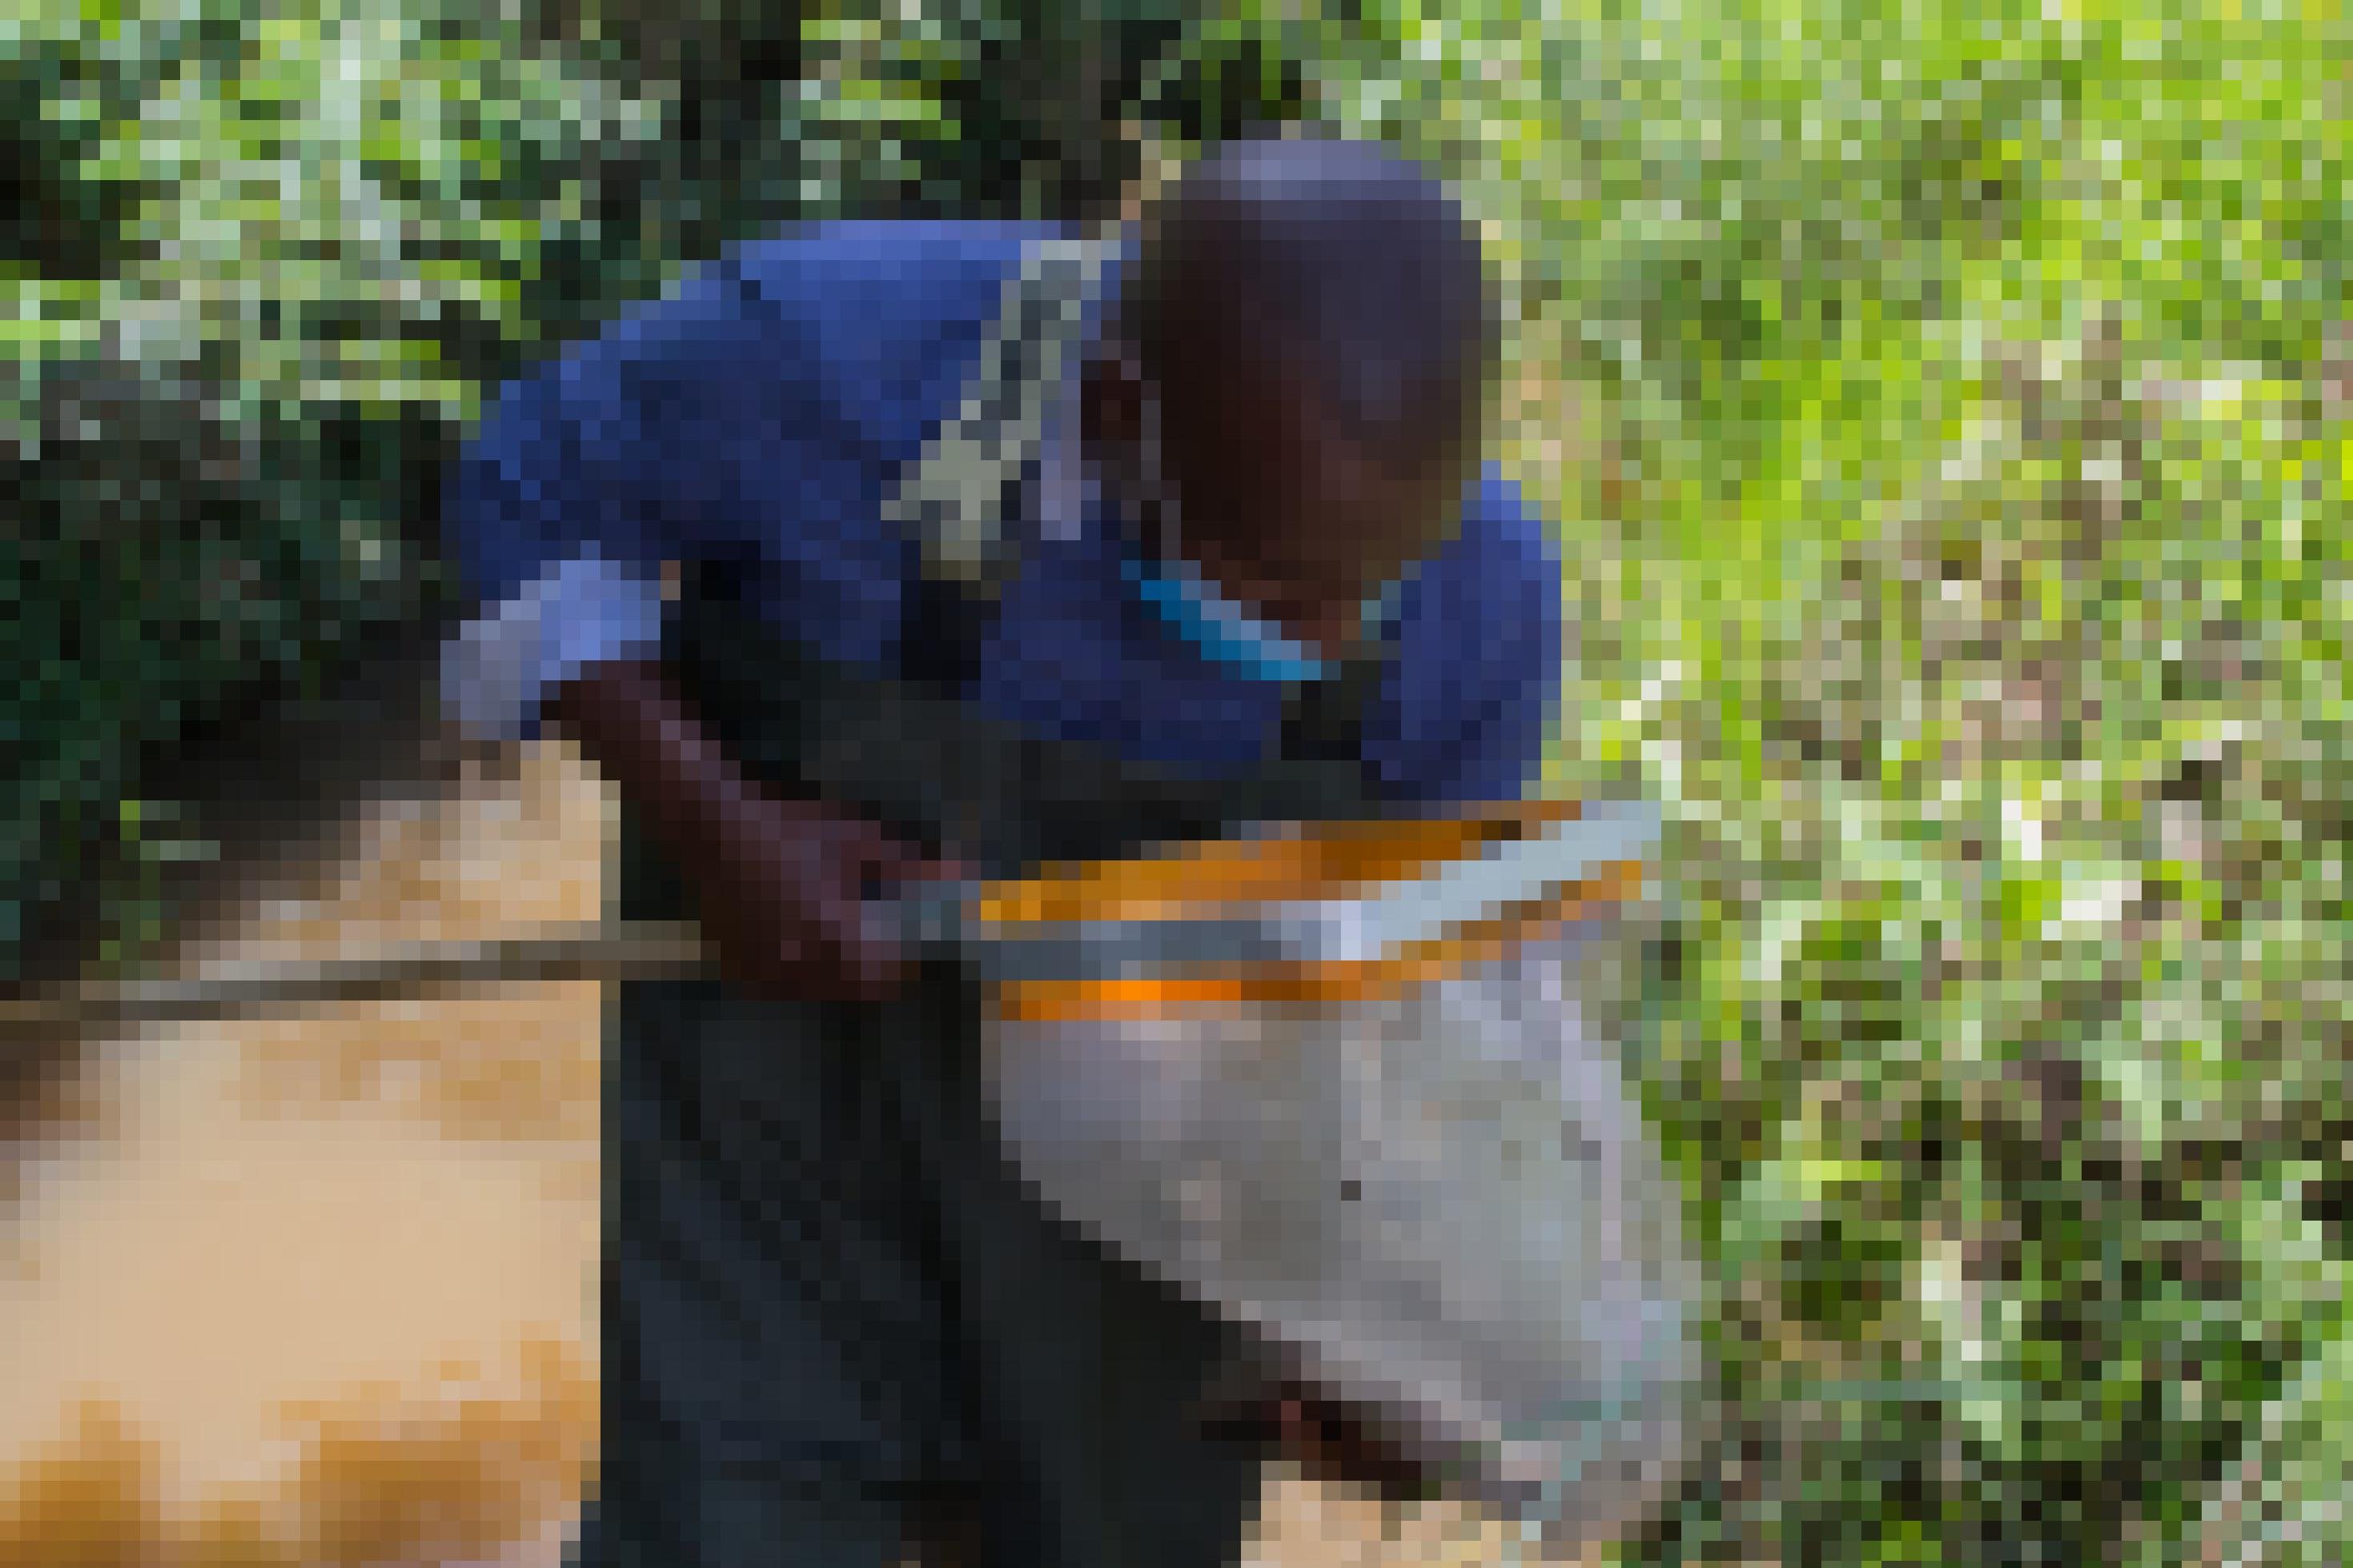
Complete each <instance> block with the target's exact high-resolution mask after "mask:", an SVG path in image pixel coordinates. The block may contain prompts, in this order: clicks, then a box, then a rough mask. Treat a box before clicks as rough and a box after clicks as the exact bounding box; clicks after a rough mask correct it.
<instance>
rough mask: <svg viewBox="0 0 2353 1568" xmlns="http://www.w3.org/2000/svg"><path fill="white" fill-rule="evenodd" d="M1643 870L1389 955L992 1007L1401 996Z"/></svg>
mask: <svg viewBox="0 0 2353 1568" xmlns="http://www.w3.org/2000/svg"><path fill="white" fill-rule="evenodd" d="M1642 878H1643V864H1642V862H1641V861H1639V860H1620V861H1616V862H1613V863H1611V864H1610V865H1609V866H1606V867H1603V868H1601V869H1600V870H1599V872H1597V874H1596V875H1594V876H1593V877H1591V878H1588V879H1586V880H1584V881H1581V882H1576V883H1572V884H1570V885H1568V886H1567V887H1565V888H1563V889H1561V890H1560V891H1559V892H1558V893H1557V894H1556V895H1554V896H1553V897H1551V898H1547V899H1539V900H1530V901H1529V902H1527V903H1525V904H1520V905H1515V906H1514V907H1512V908H1511V909H1509V910H1505V911H1504V913H1503V914H1500V915H1497V916H1494V917H1492V918H1490V919H1487V920H1483V921H1474V922H1472V923H1469V924H1466V925H1463V926H1461V927H1460V928H1458V929H1457V931H1456V932H1455V934H1453V935H1451V936H1448V937H1441V938H1436V939H1432V940H1430V941H1426V942H1413V943H1410V944H1409V945H1407V946H1406V947H1404V948H1402V949H1400V950H1399V951H1398V952H1396V953H1394V954H1392V955H1390V956H1388V957H1387V958H1377V959H1362V960H1354V961H1346V962H1340V961H1335V962H1330V963H1229V964H1211V965H1203V966H1200V967H1198V968H1192V969H1183V970H1172V971H1171V972H1170V973H1166V974H1159V975H1152V976H1147V977H1144V978H1138V979H1119V980H1032V981H1020V982H1015V983H1009V984H1005V985H1002V986H1000V987H998V988H997V994H996V996H995V999H994V1000H995V1011H996V1014H997V1017H998V1019H1000V1020H1001V1021H1004V1022H1007V1023H1021V1024H1047V1023H1079V1022H1118V1021H1122V1020H1140V1019H1150V1018H1158V1017H1165V1016H1169V1015H1171V1014H1185V1013H1224V1012H1230V1011H1233V1010H1237V1009H1242V1008H1250V1007H1266V1006H1283V1005H1298V1006H1328V1005H1339V1004H1345V1003H1350V1002H1360V1001H1366V1000H1369V999H1372V998H1375V997H1379V996H1388V995H1396V994H1399V993H1402V992H1405V991H1409V990H1412V989H1415V988H1417V987H1419V986H1422V985H1427V984H1430V983H1431V982H1433V981H1439V980H1443V979H1446V978H1448V977H1449V976H1450V975H1452V974H1455V973H1460V972H1461V970H1462V969H1464V968H1466V967H1468V966H1470V965H1472V964H1475V963H1493V962H1495V961H1497V960H1499V959H1503V958H1505V957H1508V956H1509V955H1510V954H1511V952H1513V951H1514V949H1517V948H1520V947H1523V946H1525V945H1526V944H1528V943H1530V942H1541V941H1544V940H1546V939H1548V938H1550V937H1553V936H1556V935H1558V934H1559V933H1560V932H1561V931H1562V930H1563V928H1565V927H1566V926H1567V924H1568V923H1569V922H1570V921H1574V920H1577V919H1578V918H1580V917H1581V916H1585V915H1588V914H1590V913H1593V912H1595V910H1598V909H1599V907H1601V906H1604V905H1608V904H1612V903H1618V902H1622V901H1623V900H1627V899H1630V898H1631V897H1633V896H1634V894H1635V892H1636V891H1637V890H1638V889H1640V888H1641V883H1642Z"/></svg>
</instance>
